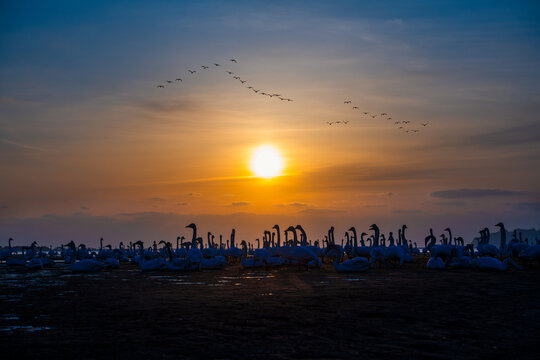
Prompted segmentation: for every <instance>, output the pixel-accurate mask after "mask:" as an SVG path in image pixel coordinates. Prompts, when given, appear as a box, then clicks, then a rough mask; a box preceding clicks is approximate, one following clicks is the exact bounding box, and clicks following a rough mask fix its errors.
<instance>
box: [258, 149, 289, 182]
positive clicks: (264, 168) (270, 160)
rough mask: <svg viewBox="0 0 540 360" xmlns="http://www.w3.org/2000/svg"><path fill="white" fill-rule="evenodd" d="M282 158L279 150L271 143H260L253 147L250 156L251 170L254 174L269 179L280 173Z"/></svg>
mask: <svg viewBox="0 0 540 360" xmlns="http://www.w3.org/2000/svg"><path fill="white" fill-rule="evenodd" d="M281 170H283V160H282V159H281V155H280V154H279V152H278V151H277V150H276V149H275V148H274V147H273V146H271V145H262V146H259V147H258V148H256V149H255V151H254V152H253V156H252V157H251V171H253V172H254V173H255V175H257V176H259V177H262V178H265V179H270V178H273V177H275V176H278V175H280V174H281Z"/></svg>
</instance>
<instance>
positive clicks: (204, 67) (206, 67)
mask: <svg viewBox="0 0 540 360" xmlns="http://www.w3.org/2000/svg"><path fill="white" fill-rule="evenodd" d="M201 67H202V68H203V69H208V68H209V66H204V65H203V66H201Z"/></svg>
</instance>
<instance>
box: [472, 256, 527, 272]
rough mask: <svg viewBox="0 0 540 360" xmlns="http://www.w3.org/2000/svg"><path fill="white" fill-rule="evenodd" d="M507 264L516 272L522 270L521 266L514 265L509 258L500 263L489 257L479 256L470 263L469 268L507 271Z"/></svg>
mask: <svg viewBox="0 0 540 360" xmlns="http://www.w3.org/2000/svg"><path fill="white" fill-rule="evenodd" d="M508 264H511V265H512V266H514V267H515V268H516V269H518V270H523V267H522V266H520V265H518V264H516V263H515V262H514V260H512V259H510V258H508V259H504V260H503V261H501V260H499V259H497V258H494V257H491V256H481V257H478V258H476V259H473V260H472V261H471V267H473V268H476V269H479V270H490V271H505V270H507V269H508Z"/></svg>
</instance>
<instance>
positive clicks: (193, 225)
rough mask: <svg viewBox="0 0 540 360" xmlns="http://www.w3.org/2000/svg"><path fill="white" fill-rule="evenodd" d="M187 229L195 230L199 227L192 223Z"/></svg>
mask: <svg viewBox="0 0 540 360" xmlns="http://www.w3.org/2000/svg"><path fill="white" fill-rule="evenodd" d="M186 227H187V228H192V229H195V228H197V225H195V224H194V223H191V224H189V225H187V226H186Z"/></svg>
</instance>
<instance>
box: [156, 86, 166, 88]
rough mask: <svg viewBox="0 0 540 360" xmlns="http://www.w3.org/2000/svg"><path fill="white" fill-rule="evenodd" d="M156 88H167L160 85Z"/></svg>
mask: <svg viewBox="0 0 540 360" xmlns="http://www.w3.org/2000/svg"><path fill="white" fill-rule="evenodd" d="M156 87H158V88H165V86H163V85H158V86H156Z"/></svg>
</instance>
